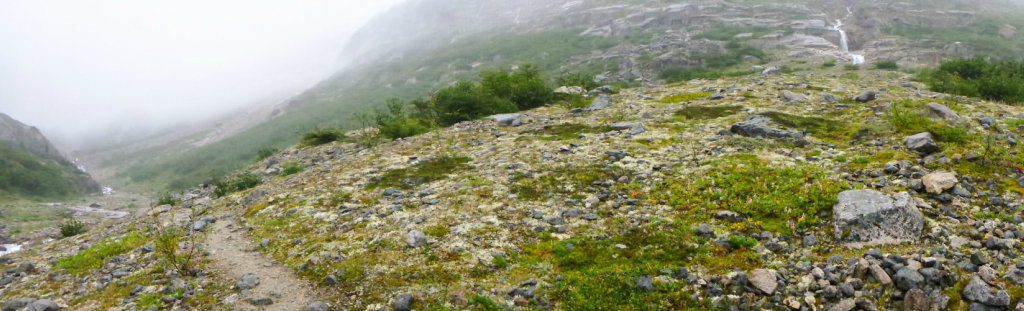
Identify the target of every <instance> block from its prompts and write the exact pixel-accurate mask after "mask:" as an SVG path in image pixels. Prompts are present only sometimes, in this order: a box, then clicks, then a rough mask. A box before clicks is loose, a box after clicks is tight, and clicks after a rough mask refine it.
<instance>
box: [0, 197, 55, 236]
mask: <svg viewBox="0 0 1024 311" xmlns="http://www.w3.org/2000/svg"><path fill="white" fill-rule="evenodd" d="M0 206H2V208H0V210H2V211H3V212H2V213H0V223H3V224H4V225H6V226H7V227H6V232H7V234H8V235H9V236H11V237H17V236H20V235H21V234H27V233H31V232H33V231H35V230H38V229H42V228H55V227H58V226H60V224H61V223H63V222H64V221H66V220H67V219H69V218H70V217H71V212H70V211H68V210H67V209H65V208H64V207H56V206H40V205H39V203H36V202H33V201H28V200H17V199H14V200H10V201H7V202H4V203H3V204H2V205H0Z"/></svg>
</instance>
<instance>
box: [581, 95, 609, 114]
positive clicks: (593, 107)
mask: <svg viewBox="0 0 1024 311" xmlns="http://www.w3.org/2000/svg"><path fill="white" fill-rule="evenodd" d="M611 106H612V97H611V96H608V95H601V96H598V97H597V98H595V99H594V101H593V102H592V103H590V106H587V108H584V109H583V110H584V111H598V110H601V109H605V108H608V107H611Z"/></svg>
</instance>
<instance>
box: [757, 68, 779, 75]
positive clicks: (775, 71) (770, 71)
mask: <svg viewBox="0 0 1024 311" xmlns="http://www.w3.org/2000/svg"><path fill="white" fill-rule="evenodd" d="M781 73H782V71H781V70H779V67H768V68H765V69H764V71H761V75H762V76H777V75H779V74H781Z"/></svg>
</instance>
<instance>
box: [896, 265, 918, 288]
mask: <svg viewBox="0 0 1024 311" xmlns="http://www.w3.org/2000/svg"><path fill="white" fill-rule="evenodd" d="M894 281H895V282H896V288H899V289H900V290H904V291H907V290H911V289H914V288H918V287H921V285H922V284H923V283H924V276H923V275H921V273H920V272H917V270H914V269H910V268H907V267H904V268H903V269H900V270H899V271H896V277H895V280H894Z"/></svg>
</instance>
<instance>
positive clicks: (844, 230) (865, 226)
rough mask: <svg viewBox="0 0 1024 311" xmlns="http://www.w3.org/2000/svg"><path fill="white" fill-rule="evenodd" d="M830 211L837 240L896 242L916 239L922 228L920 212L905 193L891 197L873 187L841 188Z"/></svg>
mask: <svg viewBox="0 0 1024 311" xmlns="http://www.w3.org/2000/svg"><path fill="white" fill-rule="evenodd" d="M832 213H833V225H834V226H835V233H836V239H838V240H839V241H841V242H867V243H873V244H878V243H891V242H898V241H902V240H911V239H916V238H918V237H920V236H921V233H922V230H924V215H922V214H921V211H920V210H918V209H917V204H916V203H915V202H914V200H913V198H911V197H910V194H909V193H906V192H903V193H900V194H898V195H897V196H896V199H895V200H893V199H892V198H890V197H889V196H887V195H885V194H884V193H881V192H878V191H874V190H850V191H844V192H842V193H840V194H839V202H838V203H836V205H835V206H833V207H832Z"/></svg>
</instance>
